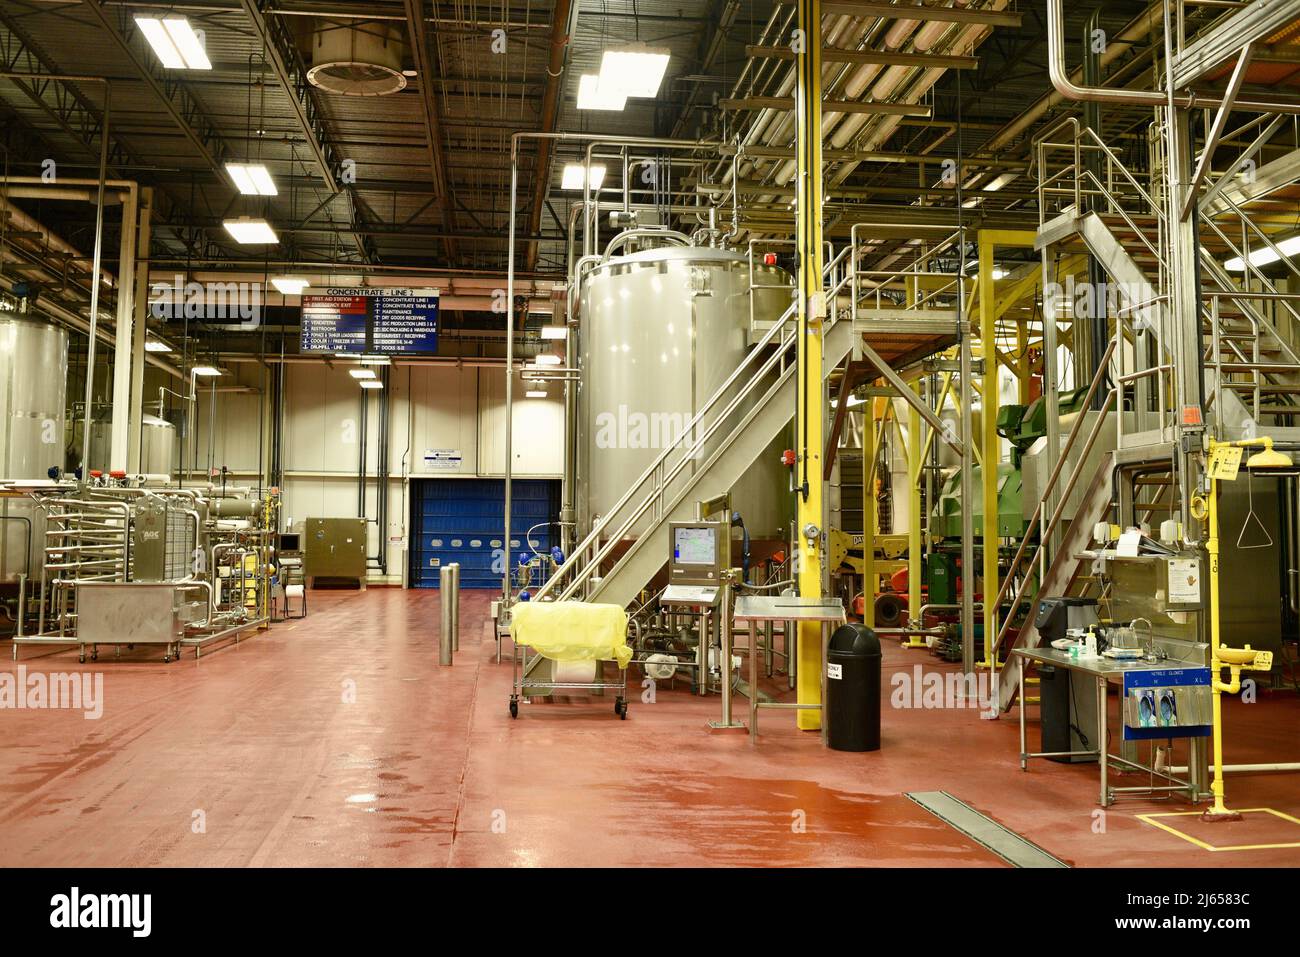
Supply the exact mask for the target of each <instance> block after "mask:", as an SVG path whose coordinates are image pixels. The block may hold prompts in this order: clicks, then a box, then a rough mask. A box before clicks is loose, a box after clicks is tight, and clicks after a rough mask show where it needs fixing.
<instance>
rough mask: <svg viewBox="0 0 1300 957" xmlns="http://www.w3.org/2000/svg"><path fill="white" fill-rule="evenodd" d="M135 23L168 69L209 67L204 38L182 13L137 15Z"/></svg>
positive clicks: (210, 66)
mask: <svg viewBox="0 0 1300 957" xmlns="http://www.w3.org/2000/svg"><path fill="white" fill-rule="evenodd" d="M135 22H136V26H138V27H139V28H140V32H141V33H143V34H144V38H145V39H146V40H148V41H149V46H151V47H153V52H154V53H155V54H156V55H157V57H158V59H159V60H160V61H161V62H162V65H163V66H165V67H167V68H168V69H169V70H211V69H212V61H211V60H209V59H208V54H207V52H206V51H205V50H204V49H203V41H202V40H201V39H200V38H199V34H197V33H195V31H194V28H193V27H191V26H190V21H189V20H186V19H185V18H184V17H166V18H165V19H159V18H158V17H136V18H135Z"/></svg>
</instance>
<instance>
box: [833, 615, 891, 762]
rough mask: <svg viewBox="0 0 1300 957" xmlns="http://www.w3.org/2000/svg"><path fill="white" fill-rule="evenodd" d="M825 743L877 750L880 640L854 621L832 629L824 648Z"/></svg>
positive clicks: (842, 748)
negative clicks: (828, 645)
mask: <svg viewBox="0 0 1300 957" xmlns="http://www.w3.org/2000/svg"><path fill="white" fill-rule="evenodd" d="M826 743H827V744H828V745H829V746H830V747H832V748H834V749H835V750H836V751H879V750H880V640H879V639H878V638H876V633H875V632H874V631H872V630H871V629H870V628H868V627H867V626H866V625H862V624H858V623H857V622H851V623H850V624H847V625H841V626H840V627H839V628H837V629H835V634H833V635H831V641H830V647H829V648H828V649H827V651H826Z"/></svg>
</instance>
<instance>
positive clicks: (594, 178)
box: [560, 163, 605, 189]
mask: <svg viewBox="0 0 1300 957" xmlns="http://www.w3.org/2000/svg"><path fill="white" fill-rule="evenodd" d="M585 172H586V169H585V167H584V166H583V165H582V164H581V163H566V164H564V177H563V179H561V180H560V188H561V189H582V184H583V181H584V180H588V181H589V183H590V186H591V188H592V189H600V184H601V183H603V182H605V167H603V166H593V167H592V168H591V175H590V176H584V175H583V174H584V173H585Z"/></svg>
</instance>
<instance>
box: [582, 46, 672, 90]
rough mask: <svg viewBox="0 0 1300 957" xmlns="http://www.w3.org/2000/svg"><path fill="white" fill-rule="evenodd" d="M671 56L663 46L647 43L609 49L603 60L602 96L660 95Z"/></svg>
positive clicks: (601, 63) (601, 66)
mask: <svg viewBox="0 0 1300 957" xmlns="http://www.w3.org/2000/svg"><path fill="white" fill-rule="evenodd" d="M670 56H671V53H670V51H668V50H666V49H664V48H662V47H648V46H645V45H644V44H636V45H633V46H629V47H622V48H621V49H617V50H606V51H605V53H604V55H603V56H601V58H600V74H599V79H600V91H601V93H602V94H603V95H610V96H623V97H624V98H626V97H629V96H638V97H649V96H658V95H659V87H660V85H661V84H662V83H663V80H664V73H665V72H666V71H667V70H668V60H669V58H670Z"/></svg>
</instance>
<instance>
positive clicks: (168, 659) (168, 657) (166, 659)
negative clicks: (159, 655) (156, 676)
mask: <svg viewBox="0 0 1300 957" xmlns="http://www.w3.org/2000/svg"><path fill="white" fill-rule="evenodd" d="M171 660H172V656H171V655H163V664H165V665H166V664H170V663H171Z"/></svg>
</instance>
